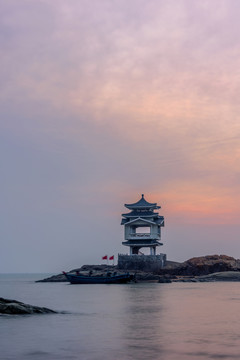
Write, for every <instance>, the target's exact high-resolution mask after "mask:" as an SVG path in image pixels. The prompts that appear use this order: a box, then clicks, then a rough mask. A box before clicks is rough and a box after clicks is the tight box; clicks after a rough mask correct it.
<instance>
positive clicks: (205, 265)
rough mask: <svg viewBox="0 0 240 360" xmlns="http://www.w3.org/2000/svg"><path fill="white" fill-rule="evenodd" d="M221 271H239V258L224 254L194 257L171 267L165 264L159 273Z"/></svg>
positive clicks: (190, 274)
mask: <svg viewBox="0 0 240 360" xmlns="http://www.w3.org/2000/svg"><path fill="white" fill-rule="evenodd" d="M223 271H240V260H236V259H234V258H233V257H231V256H226V255H207V256H201V257H194V258H191V259H189V260H187V261H185V262H183V263H180V264H176V265H174V266H171V267H169V266H166V267H165V268H164V269H163V270H162V271H161V274H174V275H178V276H179V275H180V276H201V275H208V274H211V273H215V272H223Z"/></svg>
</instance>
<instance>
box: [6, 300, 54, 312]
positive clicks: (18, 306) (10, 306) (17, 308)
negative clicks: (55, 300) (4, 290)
mask: <svg viewBox="0 0 240 360" xmlns="http://www.w3.org/2000/svg"><path fill="white" fill-rule="evenodd" d="M54 313H56V311H53V310H51V309H48V308H45V307H39V306H33V305H29V304H25V303H22V302H20V301H16V300H10V299H4V298H0V314H7V315H30V314H54Z"/></svg>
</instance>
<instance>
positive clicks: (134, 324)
mask: <svg viewBox="0 0 240 360" xmlns="http://www.w3.org/2000/svg"><path fill="white" fill-rule="evenodd" d="M45 276H46V274H45V275H43V274H42V275H41V274H39V275H36V274H35V275H34V274H31V275H29V274H28V275H24V274H18V275H13V274H12V275H0V296H1V297H5V298H12V299H16V300H20V301H23V302H26V303H29V304H32V305H38V306H45V307H49V308H51V309H53V310H57V311H59V312H60V313H59V314H47V315H27V316H26V315H25V316H23V315H21V316H19V315H18V316H7V315H2V316H0V359H1V360H2V359H3V360H13V359H14V360H15V359H16V360H28V359H31V360H55V359H56V360H61V359H64V360H68V359H80V360H100V359H101V360H102V359H105V360H113V359H114V360H142V359H144V360H146V359H154V360H158V359H164V360H170V359H171V360H188V359H189V360H195V359H197V360H201V359H227V360H228V359H240V283H238V282H236V283H231V282H228V283H227V282H226V283H224V282H218V283H172V284H158V283H137V284H120V285H69V284H67V283H35V282H34V280H37V279H41V278H43V277H45Z"/></svg>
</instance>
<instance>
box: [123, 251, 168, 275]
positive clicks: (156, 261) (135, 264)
mask: <svg viewBox="0 0 240 360" xmlns="http://www.w3.org/2000/svg"><path fill="white" fill-rule="evenodd" d="M166 260H167V255H166V254H159V255H122V254H118V266H117V267H118V269H121V270H141V271H149V272H154V271H158V270H159V269H162V268H163V267H164V266H165V263H166Z"/></svg>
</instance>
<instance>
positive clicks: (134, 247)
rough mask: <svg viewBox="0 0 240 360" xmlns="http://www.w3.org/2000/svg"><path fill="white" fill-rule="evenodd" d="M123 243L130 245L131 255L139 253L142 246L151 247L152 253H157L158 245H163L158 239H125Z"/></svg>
mask: <svg viewBox="0 0 240 360" xmlns="http://www.w3.org/2000/svg"><path fill="white" fill-rule="evenodd" d="M122 244H123V245H125V246H129V247H130V255H134V254H135V255H138V254H139V250H140V249H141V248H150V255H156V247H157V246H161V245H163V244H162V243H160V242H159V241H157V240H151V241H144V240H135V241H130V240H129V241H124V242H122Z"/></svg>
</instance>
